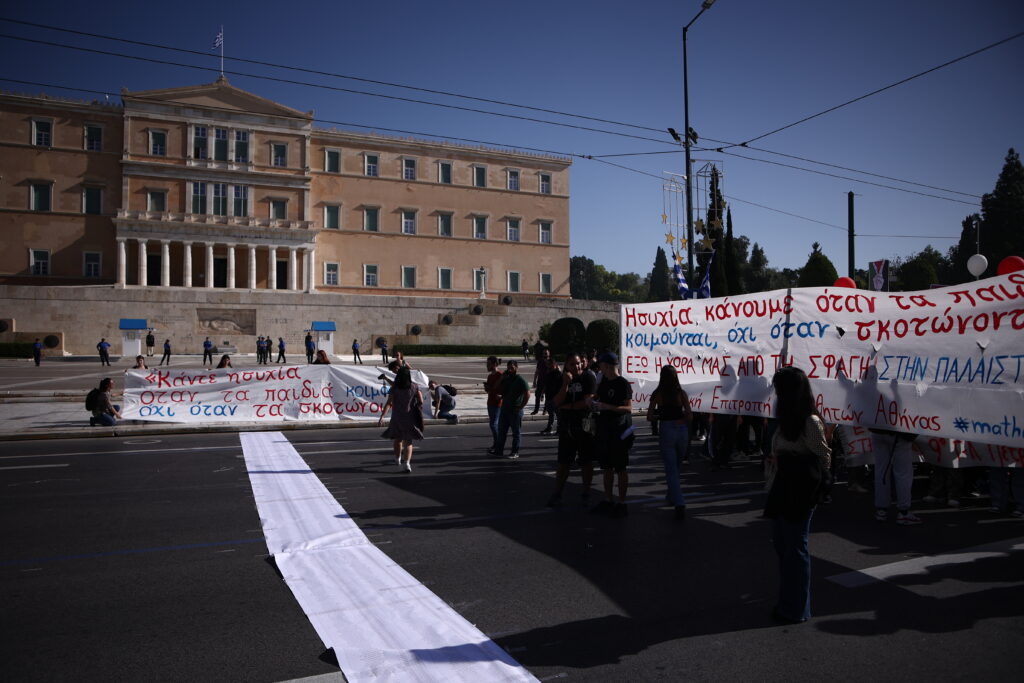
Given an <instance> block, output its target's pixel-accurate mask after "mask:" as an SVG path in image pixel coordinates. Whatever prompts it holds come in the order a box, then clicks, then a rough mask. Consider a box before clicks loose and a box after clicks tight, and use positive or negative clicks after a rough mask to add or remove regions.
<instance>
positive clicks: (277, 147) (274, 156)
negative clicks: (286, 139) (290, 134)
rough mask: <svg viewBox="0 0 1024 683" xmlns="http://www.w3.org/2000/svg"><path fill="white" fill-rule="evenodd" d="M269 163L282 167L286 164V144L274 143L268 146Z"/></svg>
mask: <svg viewBox="0 0 1024 683" xmlns="http://www.w3.org/2000/svg"><path fill="white" fill-rule="evenodd" d="M270 163H271V165H273V166H280V167H281V168H284V167H285V166H287V165H288V145H284V144H280V143H274V144H273V145H271V146H270Z"/></svg>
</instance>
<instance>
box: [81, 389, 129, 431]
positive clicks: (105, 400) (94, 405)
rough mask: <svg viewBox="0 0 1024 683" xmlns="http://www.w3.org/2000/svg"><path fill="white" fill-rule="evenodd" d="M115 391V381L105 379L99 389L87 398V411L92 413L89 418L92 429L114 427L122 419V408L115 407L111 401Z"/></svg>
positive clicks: (87, 395) (90, 393)
mask: <svg viewBox="0 0 1024 683" xmlns="http://www.w3.org/2000/svg"><path fill="white" fill-rule="evenodd" d="M113 389H114V380H112V379H110V378H109V377H104V378H103V380H101V381H100V385H99V387H97V388H96V389H93V390H91V391H90V392H89V393H88V394H86V396H85V409H86V410H88V411H89V412H91V413H92V417H90V418H89V426H90V427H96V426H100V427H113V426H114V425H116V424H117V421H118V420H120V419H122V418H121V406H119V405H114V403H113V402H112V401H111V400H110V392H111V391H113Z"/></svg>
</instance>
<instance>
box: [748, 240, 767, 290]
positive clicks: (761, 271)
mask: <svg viewBox="0 0 1024 683" xmlns="http://www.w3.org/2000/svg"><path fill="white" fill-rule="evenodd" d="M749 273H750V275H749V276H748V281H747V291H749V292H766V291H768V290H769V289H770V288H771V273H770V272H769V268H768V257H767V256H765V253H764V249H762V248H761V245H759V244H758V243H757V242H754V247H753V249H751V250H750V269H749Z"/></svg>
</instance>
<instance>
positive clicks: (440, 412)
mask: <svg viewBox="0 0 1024 683" xmlns="http://www.w3.org/2000/svg"><path fill="white" fill-rule="evenodd" d="M453 410H455V399H454V398H449V399H447V400H442V401H441V407H440V408H438V409H437V416H438V417H439V418H441V419H442V420H452V419H454V418H455V416H454V415H452V411H453Z"/></svg>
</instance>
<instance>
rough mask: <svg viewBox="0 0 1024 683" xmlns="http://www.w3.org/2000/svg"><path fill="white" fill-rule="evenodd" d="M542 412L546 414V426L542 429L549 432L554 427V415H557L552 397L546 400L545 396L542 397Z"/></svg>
mask: <svg viewBox="0 0 1024 683" xmlns="http://www.w3.org/2000/svg"><path fill="white" fill-rule="evenodd" d="M544 410H546V411H547V412H548V426H547V427H545V428H544V429H546V430H548V431H549V432H550V431H551V430H552V429H553V428H554V426H555V419H556V414H557V413H558V411H557V410H556V409H555V397H554V396H552V397H550V398H548V397H547V396H545V397H544Z"/></svg>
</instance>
